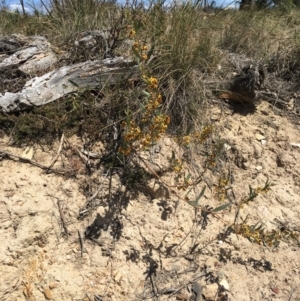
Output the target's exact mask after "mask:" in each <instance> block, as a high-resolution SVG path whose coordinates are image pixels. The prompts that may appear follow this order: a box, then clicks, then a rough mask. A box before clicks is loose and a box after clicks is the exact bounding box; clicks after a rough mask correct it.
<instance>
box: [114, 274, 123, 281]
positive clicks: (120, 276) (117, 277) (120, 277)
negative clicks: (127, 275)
mask: <svg viewBox="0 0 300 301" xmlns="http://www.w3.org/2000/svg"><path fill="white" fill-rule="evenodd" d="M122 277H123V276H122V273H120V272H118V273H117V274H116V276H115V281H116V282H117V283H120V281H121V279H122Z"/></svg>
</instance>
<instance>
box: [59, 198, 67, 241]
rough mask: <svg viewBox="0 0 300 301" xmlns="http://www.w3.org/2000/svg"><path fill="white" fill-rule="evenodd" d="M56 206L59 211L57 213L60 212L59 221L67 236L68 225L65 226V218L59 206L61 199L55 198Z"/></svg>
mask: <svg viewBox="0 0 300 301" xmlns="http://www.w3.org/2000/svg"><path fill="white" fill-rule="evenodd" d="M57 206H58V211H59V214H60V219H61V222H62V226H63V228H64V230H65V234H66V236H67V237H68V236H69V234H70V233H69V231H68V227H67V223H66V220H65V216H64V213H63V211H62V208H61V201H60V200H57Z"/></svg>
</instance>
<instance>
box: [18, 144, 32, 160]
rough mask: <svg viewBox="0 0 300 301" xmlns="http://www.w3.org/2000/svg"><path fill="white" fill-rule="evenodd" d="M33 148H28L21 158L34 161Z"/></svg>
mask: <svg viewBox="0 0 300 301" xmlns="http://www.w3.org/2000/svg"><path fill="white" fill-rule="evenodd" d="M33 152H34V151H33V147H29V146H28V147H26V148H25V150H24V151H23V152H22V154H21V157H22V158H23V159H28V160H32V158H33Z"/></svg>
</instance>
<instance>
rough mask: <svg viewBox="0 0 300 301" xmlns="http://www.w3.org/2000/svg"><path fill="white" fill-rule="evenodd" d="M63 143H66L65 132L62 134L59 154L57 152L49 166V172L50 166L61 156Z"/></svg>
mask: <svg viewBox="0 0 300 301" xmlns="http://www.w3.org/2000/svg"><path fill="white" fill-rule="evenodd" d="M63 143H64V133H63V134H62V135H61V139H60V145H59V148H58V151H57V154H56V156H55V157H54V158H53V160H52V162H51V164H50V165H49V167H48V169H47V173H48V172H49V170H50V168H51V167H52V166H53V165H54V163H55V162H56V160H57V158H58V157H59V154H60V152H61V150H62V146H63Z"/></svg>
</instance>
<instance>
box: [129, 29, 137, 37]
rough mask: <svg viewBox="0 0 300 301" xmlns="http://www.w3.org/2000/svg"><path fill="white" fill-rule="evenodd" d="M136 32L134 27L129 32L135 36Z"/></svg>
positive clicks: (130, 35) (131, 35)
mask: <svg viewBox="0 0 300 301" xmlns="http://www.w3.org/2000/svg"><path fill="white" fill-rule="evenodd" d="M135 34H136V32H135V30H133V29H132V30H130V32H129V37H133V36H135Z"/></svg>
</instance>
